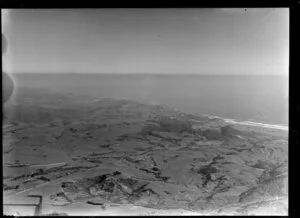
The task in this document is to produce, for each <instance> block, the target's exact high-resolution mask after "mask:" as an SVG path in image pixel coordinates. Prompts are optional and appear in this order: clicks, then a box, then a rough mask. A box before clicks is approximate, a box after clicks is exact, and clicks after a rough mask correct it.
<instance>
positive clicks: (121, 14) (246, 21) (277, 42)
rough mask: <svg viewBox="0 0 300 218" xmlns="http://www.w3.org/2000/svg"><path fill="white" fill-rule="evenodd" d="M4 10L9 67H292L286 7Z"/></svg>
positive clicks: (213, 70)
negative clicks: (290, 63) (290, 64)
mask: <svg viewBox="0 0 300 218" xmlns="http://www.w3.org/2000/svg"><path fill="white" fill-rule="evenodd" d="M2 12H4V13H3V16H4V17H3V18H4V19H3V18H2V22H3V23H2V24H3V29H2V31H3V32H4V34H5V35H6V36H7V41H8V52H7V54H6V57H5V60H6V61H7V62H6V63H5V65H4V67H5V70H6V71H8V72H41V73H42V72H84V73H85V72H95V73H193V74H194V73H195V74H285V75H286V74H287V73H288V58H289V55H288V53H289V50H288V49H289V10H288V9H287V8H276V9H246V10H244V9H89V10H87V9H77V10H74V9H59V10H58V9H54V10H48V9H13V10H9V11H8V10H6V11H2Z"/></svg>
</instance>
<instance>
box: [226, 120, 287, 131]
mask: <svg viewBox="0 0 300 218" xmlns="http://www.w3.org/2000/svg"><path fill="white" fill-rule="evenodd" d="M224 121H225V122H226V123H232V124H240V125H245V126H257V127H263V128H269V129H280V130H286V131H288V130H289V127H287V126H280V125H273V124H265V123H256V122H251V121H243V122H242V121H235V120H233V119H224Z"/></svg>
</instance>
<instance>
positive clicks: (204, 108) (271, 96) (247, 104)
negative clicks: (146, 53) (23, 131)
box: [13, 73, 289, 127]
mask: <svg viewBox="0 0 300 218" xmlns="http://www.w3.org/2000/svg"><path fill="white" fill-rule="evenodd" d="M13 79H14V81H15V82H16V84H17V86H20V87H21V86H22V87H35V88H49V89H53V90H55V91H64V92H65V91H67V92H71V93H74V94H88V95H93V96H96V97H97V96H98V97H109V98H117V99H129V100H136V101H140V102H144V103H150V104H163V105H167V106H170V107H173V108H176V109H178V110H181V111H183V112H186V113H197V114H206V115H210V116H218V117H221V118H225V119H227V120H229V121H232V122H233V121H236V122H249V123H263V124H271V125H279V126H284V127H287V126H288V99H289V96H288V77H284V76H265V75H264V76H260V75H256V76H254V75H243V76H242V75H238V76H237V75H226V76H224V75H222V76H221V75H183V74H182V75H157V74H147V75H144V74H127V75H120V74H71V73H70V74H67V73H64V74H54V73H53V74H52V73H49V74H45V73H43V74H42V73H41V74H28V73H23V74H21V73H19V74H13Z"/></svg>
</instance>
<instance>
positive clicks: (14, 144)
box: [3, 89, 288, 215]
mask: <svg viewBox="0 0 300 218" xmlns="http://www.w3.org/2000/svg"><path fill="white" fill-rule="evenodd" d="M4 112H5V117H6V119H5V122H4V131H3V140H4V141H3V142H4V154H3V155H4V186H3V190H4V195H5V197H4V203H15V204H18V203H22V202H23V201H26V202H27V201H28V199H27V197H26V196H27V195H29V194H37V193H38V194H40V195H42V196H43V198H44V201H43V202H44V203H43V205H42V207H43V210H44V212H42V213H44V214H51V213H67V214H71V215H72V214H73V215H76V213H78V211H79V210H80V211H82V214H85V215H89V214H94V215H95V214H96V215H103V214H107V213H110V212H114V211H117V209H116V208H124V207H125V209H124V210H126V211H132V214H141V213H142V212H143V211H144V214H147V213H150V212H149V210H150V209H151V210H152V212H153V211H156V212H155V213H156V214H163V212H164V211H166V210H168V213H171V212H170V211H172V210H175V211H176V210H182V211H184V212H185V213H187V212H193V213H198V214H219V215H222V214H248V215H251V214H280V215H281V214H282V215H283V214H287V178H288V177H287V168H288V165H287V158H288V156H287V152H288V142H287V133H286V132H284V131H282V130H269V129H262V128H260V129H258V128H252V127H248V129H247V128H245V127H243V126H238V125H228V124H227V123H225V122H224V121H223V120H221V119H209V118H208V117H205V116H200V115H191V114H185V113H182V112H180V111H176V110H173V109H171V108H168V107H166V106H159V105H146V104H141V103H137V102H133V101H127V100H114V99H108V98H101V99H95V98H90V97H88V96H75V95H68V94H62V93H53V92H51V93H50V92H47V91H46V90H45V91H43V90H31V89H24V90H23V91H22V92H21V91H19V94H18V96H17V99H16V101H15V103H11V104H7V105H6V106H5V108H4ZM22 199H23V200H22ZM26 199H27V200H26ZM133 206H138V207H141V208H139V209H136V210H134V208H136V207H133ZM126 208H127V209H126ZM128 208H131V209H128ZM154 209H155V210H154ZM16 211H18V212H19V213H24V215H26V214H30V213H31V212H30V210H29V209H28V212H24V211H25V210H24V209H23V212H22V211H20V209H18V207H17V206H15V207H14V206H6V207H5V208H4V212H6V213H7V214H13V213H14V212H16ZM138 211H139V212H138ZM141 211H142V212H141ZM147 211H148V212H147ZM182 211H181V212H182ZM123 212H124V211H123ZM152 212H151V213H152ZM120 213H121V214H122V212H120ZM153 213H154V212H153ZM178 213H179V212H178ZM21 215H22V214H21Z"/></svg>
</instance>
